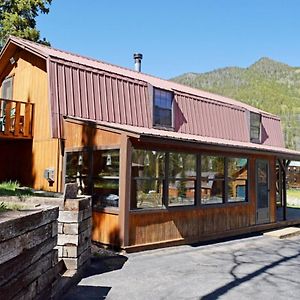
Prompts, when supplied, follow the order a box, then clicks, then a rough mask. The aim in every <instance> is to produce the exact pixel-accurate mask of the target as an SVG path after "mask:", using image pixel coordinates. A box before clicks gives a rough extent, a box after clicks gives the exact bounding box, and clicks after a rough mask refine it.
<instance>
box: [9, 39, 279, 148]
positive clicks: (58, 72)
mask: <svg viewBox="0 0 300 300" xmlns="http://www.w3.org/2000/svg"><path fill="white" fill-rule="evenodd" d="M10 41H11V42H13V43H15V44H16V45H18V46H20V47H22V48H25V49H27V50H29V51H31V52H33V53H35V54H38V55H40V56H43V57H44V58H45V59H47V61H48V63H47V67H48V76H49V85H50V89H49V90H50V95H49V97H50V103H51V112H52V135H53V137H63V126H62V124H63V120H62V117H63V116H71V117H78V118H84V119H91V120H96V121H107V122H111V123H120V124H127V125H130V126H138V127H145V128H152V126H153V124H152V103H151V102H152V100H151V99H150V98H149V90H148V85H149V84H150V85H152V86H155V87H158V88H162V89H166V90H171V91H173V92H174V95H175V105H174V113H175V124H174V125H175V131H177V132H179V133H183V134H192V135H199V136H204V137H213V138H222V139H227V140H232V141H241V142H248V141H249V128H248V125H247V124H248V121H247V111H253V112H257V113H261V114H262V125H263V132H262V137H263V139H264V140H263V143H265V144H268V145H273V146H283V145H284V144H283V136H282V132H281V128H280V120H279V118H278V117H276V116H274V115H271V114H269V113H266V112H263V111H261V110H259V109H256V108H254V107H251V106H249V105H247V104H244V103H241V102H238V101H235V100H232V99H229V98H226V97H223V96H219V95H214V94H211V93H208V92H204V91H201V90H197V89H193V88H190V87H187V86H183V85H180V84H177V83H174V82H170V81H166V80H162V79H159V78H156V77H153V76H150V75H147V74H143V73H139V72H136V71H133V70H129V69H125V68H121V67H118V66H114V65H111V64H107V63H103V62H101V61H97V60H94V59H90V58H87V57H83V56H79V55H75V54H72V53H68V52H64V51H61V50H57V49H53V48H50V47H47V46H44V45H40V44H36V43H33V42H30V41H27V40H23V39H20V38H15V37H11V38H10V40H9V42H10ZM9 42H8V43H9ZM6 47H7V46H6ZM4 48H5V47H4ZM3 51H5V49H4V50H3Z"/></svg>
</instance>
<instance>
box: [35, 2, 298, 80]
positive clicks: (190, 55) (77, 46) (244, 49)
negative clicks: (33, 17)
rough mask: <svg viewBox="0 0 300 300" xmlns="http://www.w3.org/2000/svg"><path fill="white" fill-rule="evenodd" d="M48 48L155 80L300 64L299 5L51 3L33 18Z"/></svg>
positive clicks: (244, 3) (257, 3)
mask: <svg viewBox="0 0 300 300" xmlns="http://www.w3.org/2000/svg"><path fill="white" fill-rule="evenodd" d="M37 27H38V29H39V30H40V31H41V37H46V38H47V39H48V40H49V41H50V42H51V44H52V46H53V47H55V48H59V49H64V50H68V51H71V52H75V53H79V54H82V55H86V56H90V57H93V58H97V59H100V60H103V61H106V62H109V63H113V64H117V65H120V66H124V67H129V68H132V67H133V58H132V55H133V53H134V52H141V53H143V55H144V59H143V62H142V71H143V72H145V73H149V74H152V75H155V76H158V77H162V78H166V79H168V78H171V77H174V76H177V75H180V74H182V73H186V72H207V71H211V70H213V69H216V68H220V67H226V66H240V67H247V66H249V65H250V64H252V63H254V62H255V61H256V60H258V59H259V58H260V57H262V56H267V57H270V58H272V59H275V60H279V61H282V62H285V63H287V64H290V65H293V66H300V39H299V36H300V1H298V0H185V1H182V0H173V1H172V0H152V1H142V0H140V1H136V0H123V1H122V0H113V1H109V0H84V1H79V0H53V2H52V5H51V7H50V13H49V14H48V15H41V16H40V17H38V19H37Z"/></svg>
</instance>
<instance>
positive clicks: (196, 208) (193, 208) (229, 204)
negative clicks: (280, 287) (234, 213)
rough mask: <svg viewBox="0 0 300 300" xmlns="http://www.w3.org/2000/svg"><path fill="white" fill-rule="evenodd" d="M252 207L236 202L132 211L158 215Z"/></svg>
mask: <svg viewBox="0 0 300 300" xmlns="http://www.w3.org/2000/svg"><path fill="white" fill-rule="evenodd" d="M244 205H250V202H249V201H236V202H226V203H211V204H199V205H181V206H179V205H178V206H169V207H160V208H137V209H131V210H130V213H132V214H143V213H157V212H163V213H168V212H171V211H172V212H173V211H188V210H200V209H213V208H224V207H230V206H244Z"/></svg>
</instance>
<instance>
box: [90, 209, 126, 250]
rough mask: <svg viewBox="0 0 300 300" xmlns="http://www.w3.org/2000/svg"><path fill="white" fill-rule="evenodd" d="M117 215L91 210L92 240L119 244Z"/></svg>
mask: <svg viewBox="0 0 300 300" xmlns="http://www.w3.org/2000/svg"><path fill="white" fill-rule="evenodd" d="M119 236H120V227H119V216H118V215H117V214H114V213H106V212H98V211H94V212H93V228H92V240H93V241H95V242H98V243H102V244H107V245H108V244H109V245H114V246H120V245H121V241H120V237H119Z"/></svg>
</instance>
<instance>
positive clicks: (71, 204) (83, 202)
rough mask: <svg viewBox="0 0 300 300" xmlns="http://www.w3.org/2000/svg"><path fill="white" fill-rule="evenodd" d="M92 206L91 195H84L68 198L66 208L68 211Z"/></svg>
mask: <svg viewBox="0 0 300 300" xmlns="http://www.w3.org/2000/svg"><path fill="white" fill-rule="evenodd" d="M91 206H92V200H91V197H82V198H77V199H66V200H65V205H64V210H67V211H81V210H84V209H89V208H91Z"/></svg>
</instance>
